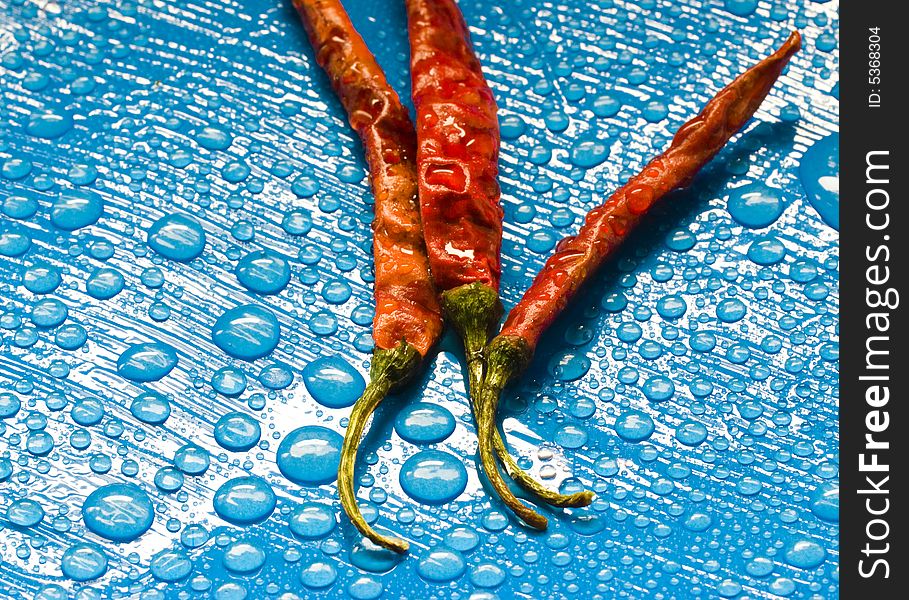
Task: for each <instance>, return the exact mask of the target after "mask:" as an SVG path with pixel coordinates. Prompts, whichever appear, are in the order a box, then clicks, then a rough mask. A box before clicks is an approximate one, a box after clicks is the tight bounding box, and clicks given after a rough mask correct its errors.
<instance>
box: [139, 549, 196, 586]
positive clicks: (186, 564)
mask: <svg viewBox="0 0 909 600" xmlns="http://www.w3.org/2000/svg"><path fill="white" fill-rule="evenodd" d="M148 567H149V570H150V571H151V573H152V575H153V576H154V577H155V578H156V579H158V580H159V581H165V582H167V583H174V582H177V581H181V580H183V579H186V578H187V577H189V574H190V573H192V570H193V563H192V561H191V560H190V559H189V557H188V556H186V554H184V553H183V552H179V551H176V550H164V551H163V552H159V553H158V554H156V555H155V556H154V557H152V559H151V563H149V566H148Z"/></svg>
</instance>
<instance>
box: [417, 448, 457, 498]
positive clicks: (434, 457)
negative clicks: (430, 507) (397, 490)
mask: <svg viewBox="0 0 909 600" xmlns="http://www.w3.org/2000/svg"><path fill="white" fill-rule="evenodd" d="M400 481H401V489H402V490H404V493H406V494H407V495H408V496H410V497H411V498H413V499H414V500H416V501H418V502H423V503H425V504H445V503H446V502H450V501H451V500H454V499H455V498H457V497H458V496H460V495H461V492H463V491H464V489H465V488H466V487H467V470H466V469H465V468H464V464H463V463H462V462H461V461H460V460H459V459H458V458H457V457H455V456H454V455H452V454H449V453H448V452H441V451H439V450H423V451H422V452H418V453H416V454H414V455H413V456H411V457H410V458H408V459H407V460H406V461H405V462H404V464H403V465H402V466H401V474H400Z"/></svg>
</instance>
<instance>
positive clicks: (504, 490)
mask: <svg viewBox="0 0 909 600" xmlns="http://www.w3.org/2000/svg"><path fill="white" fill-rule="evenodd" d="M442 310H443V311H445V316H446V318H447V319H448V321H449V322H450V323H451V325H452V327H454V328H455V330H456V331H457V332H458V334H459V335H460V336H461V340H462V342H463V343H464V354H465V355H466V357H467V379H468V385H469V387H470V405H471V410H472V411H473V414H474V420H475V421H476V423H477V440H478V441H479V447H480V448H479V450H480V464H481V465H482V467H483V471H484V472H485V473H486V477H487V478H488V479H489V483H490V484H491V485H492V487H493V489H494V490H495V492H496V493H497V494H498V495H499V497H500V498H501V500H502V502H504V503H505V505H506V506H508V507H509V508H510V509H511V510H513V511H514V512H515V514H517V515H518V516H519V517H520V518H521V520H523V521H525V522H526V523H527V524H529V525H531V526H533V527H536V528H538V529H545V528H546V525H547V521H546V517H544V516H543V515H541V514H539V513H538V512H536V511H534V510H533V509H531V508H529V507H528V506H527V505H525V504H524V503H523V502H521V501H520V500H519V499H518V497H517V496H515V495H514V493H512V491H511V489H509V487H508V484H507V483H506V482H505V479H504V478H503V477H502V474H501V473H500V472H499V467H498V464H497V463H496V456H495V442H494V439H495V438H496V437H499V436H498V430H497V429H496V426H495V407H491V409H490V408H488V407H485V406H484V403H483V396H482V395H481V391H482V382H483V370H484V369H483V348H484V347H485V346H486V342H487V340H488V339H489V336H490V334H491V333H492V331H493V330H494V329H495V327H496V326H497V325H498V324H499V319H500V318H501V317H502V304H501V302H499V294H498V293H497V292H496V291H495V290H494V289H493V288H491V287H490V286H488V285H484V284H482V283H479V282H474V283H469V284H466V285H462V286H459V287H456V288H453V289H450V290H446V291H445V292H443V293H442ZM499 439H500V440H501V437H499ZM503 446H504V444H503Z"/></svg>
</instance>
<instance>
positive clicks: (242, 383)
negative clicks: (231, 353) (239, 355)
mask: <svg viewBox="0 0 909 600" xmlns="http://www.w3.org/2000/svg"><path fill="white" fill-rule="evenodd" d="M211 385H212V387H213V388H215V391H216V392H218V393H219V394H224V395H225V396H228V397H230V398H233V397H234V396H239V395H240V394H242V393H243V392H244V391H245V390H246V374H245V373H243V371H241V370H240V369H237V368H236V367H222V368H220V369H218V370H217V371H215V373H214V374H213V375H212V376H211Z"/></svg>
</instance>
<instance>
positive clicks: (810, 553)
mask: <svg viewBox="0 0 909 600" xmlns="http://www.w3.org/2000/svg"><path fill="white" fill-rule="evenodd" d="M784 556H785V558H786V562H787V563H789V564H790V565H792V566H793V567H797V568H799V569H814V568H816V567H819V566H821V564H823V562H824V559H826V558H827V551H826V550H825V549H824V547H823V546H821V545H820V544H818V543H817V542H814V541H811V540H799V541H797V542H795V543H794V544H792V546H790V547H789V548H788V549H787V550H786V553H785V555H784Z"/></svg>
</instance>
